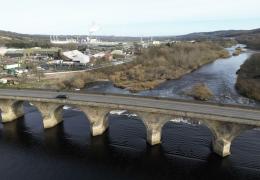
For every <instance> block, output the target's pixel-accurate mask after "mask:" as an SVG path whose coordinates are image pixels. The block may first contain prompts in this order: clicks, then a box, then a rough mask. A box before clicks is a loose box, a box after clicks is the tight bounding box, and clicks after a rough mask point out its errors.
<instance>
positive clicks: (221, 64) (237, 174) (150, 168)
mask: <svg viewBox="0 0 260 180" xmlns="http://www.w3.org/2000/svg"><path fill="white" fill-rule="evenodd" d="M233 49H234V47H233V48H230V49H229V50H230V51H233ZM251 53H252V52H250V51H248V52H246V53H243V54H241V55H239V56H236V57H231V58H229V59H220V60H217V61H215V62H213V63H211V64H208V65H205V66H203V67H201V68H200V69H198V70H197V71H194V72H192V73H191V74H188V75H186V76H184V77H182V78H180V79H178V80H172V81H167V82H165V83H163V84H161V85H160V86H158V87H157V88H155V89H153V90H149V91H143V92H140V93H138V94H136V95H152V96H161V97H173V98H181V99H183V98H185V99H186V98H190V97H189V96H187V95H185V94H186V93H185V92H186V91H187V90H189V88H190V87H191V86H192V84H194V83H197V82H204V83H206V84H207V85H208V86H209V88H210V89H211V90H212V91H213V92H214V94H215V95H214V98H213V99H212V101H214V102H224V103H231V104H244V105H250V106H258V104H259V103H257V102H254V101H252V100H249V99H247V98H244V97H242V96H240V95H239V94H238V93H237V92H236V90H235V89H234V83H235V79H236V75H235V72H236V71H237V70H238V69H239V66H240V65H241V64H242V63H243V62H244V61H245V60H246V58H247V57H249V56H250V54H251ZM84 91H87V92H89V91H94V92H110V93H123V94H128V93H129V92H128V91H126V90H122V89H119V88H115V87H113V85H112V84H111V83H109V82H106V83H104V82H102V83H96V84H93V85H92V86H90V87H88V88H87V89H85V90H84ZM24 110H25V112H26V115H25V117H23V118H21V119H19V120H17V121H14V122H12V123H8V124H5V125H2V124H1V125H0V151H1V153H0V154H1V155H0V173H1V178H0V179H3V180H7V179H8V180H13V179H28V180H29V179H30V180H31V179H39V180H46V179H62V180H69V179H75V180H81V179H82V180H83V179H84V180H85V179H113V180H116V179H118V180H122V179H137V180H138V179H140V180H143V179H181V180H185V179H192V180H196V179H205V180H206V179H207V180H208V179H221V180H225V179H228V180H246V179H252V180H253V179H260V141H259V139H260V131H259V130H258V129H255V130H250V131H247V132H245V133H243V134H241V135H240V136H238V137H237V138H236V139H235V140H234V141H233V143H232V147H231V152H232V154H231V155H230V156H229V157H227V158H224V159H222V158H220V157H218V156H217V155H215V154H214V153H213V152H212V150H211V138H212V135H211V133H210V131H209V129H208V128H207V127H205V126H203V125H198V124H193V123H190V122H187V121H185V120H182V119H179V120H174V121H172V122H168V123H167V124H166V125H165V126H164V127H163V131H162V143H161V145H157V146H154V147H150V146H149V145H147V144H146V134H145V127H144V125H143V124H142V122H141V121H140V120H139V119H138V117H136V116H134V115H133V114H129V113H127V112H125V111H113V112H111V114H110V116H109V129H108V131H106V133H105V134H104V135H102V136H98V137H91V135H90V131H89V123H88V121H87V120H86V117H85V115H84V114H83V113H82V112H80V111H78V110H77V109H74V108H66V109H65V110H64V115H63V117H64V121H63V123H61V124H59V125H58V126H57V127H55V128H53V129H50V130H44V129H43V125H42V120H41V115H40V114H39V112H38V111H37V109H36V108H34V107H31V106H30V104H29V103H25V107H24Z"/></svg>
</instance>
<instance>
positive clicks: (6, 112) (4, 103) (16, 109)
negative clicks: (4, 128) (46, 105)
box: [0, 99, 24, 123]
mask: <svg viewBox="0 0 260 180" xmlns="http://www.w3.org/2000/svg"><path fill="white" fill-rule="evenodd" d="M23 103H24V101H22V100H11V99H1V100H0V109H1V116H2V122H3V123H6V122H11V121H14V120H15V119H18V118H19V117H22V116H23V115H24V109H23Z"/></svg>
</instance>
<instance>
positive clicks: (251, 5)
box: [0, 0, 260, 36]
mask: <svg viewBox="0 0 260 180" xmlns="http://www.w3.org/2000/svg"><path fill="white" fill-rule="evenodd" d="M259 7H260V0H214V1H213V0H0V30H9V31H14V32H18V33H27V34H52V35H54V34H56V35H60V34H71V35H74V34H75V35H87V34H89V31H92V30H93V31H94V30H95V31H94V32H93V34H96V35H117V36H158V35H159V36H165V35H181V34H187V33H192V32H202V31H204V32H205V31H215V30H229V29H254V28H260V11H259ZM91 29H92V30H91Z"/></svg>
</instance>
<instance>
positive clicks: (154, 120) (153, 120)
mask: <svg viewBox="0 0 260 180" xmlns="http://www.w3.org/2000/svg"><path fill="white" fill-rule="evenodd" d="M138 116H139V117H140V118H141V119H142V121H143V123H144V125H145V127H146V138H147V142H148V143H149V144H150V145H156V144H159V143H161V136H162V127H163V126H164V124H165V123H167V122H168V121H169V120H170V119H171V116H169V115H164V114H158V113H146V112H139V113H138Z"/></svg>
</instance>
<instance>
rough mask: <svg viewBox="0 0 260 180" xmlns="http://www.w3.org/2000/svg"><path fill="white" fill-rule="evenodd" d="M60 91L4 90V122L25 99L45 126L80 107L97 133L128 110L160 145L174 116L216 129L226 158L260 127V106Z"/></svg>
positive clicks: (217, 146) (0, 105)
mask: <svg viewBox="0 0 260 180" xmlns="http://www.w3.org/2000/svg"><path fill="white" fill-rule="evenodd" d="M59 94H60V93H59V92H51V91H40V90H38V91H36V90H13V89H12V90H11V89H2V90H0V109H1V112H2V113H1V115H2V122H3V123H8V122H11V121H13V120H15V119H17V118H19V117H21V116H23V115H24V112H23V102H24V101H28V102H30V103H32V104H33V105H34V106H36V107H37V108H38V110H39V111H40V113H41V115H42V119H43V125H44V128H52V127H54V126H56V125H57V124H58V123H60V122H61V121H62V110H63V106H64V105H69V106H74V107H78V108H79V109H80V110H81V111H83V112H84V113H85V114H86V116H87V118H88V119H89V121H90V128H91V132H92V135H93V136H97V135H101V134H102V133H103V132H104V131H105V130H106V129H107V128H108V122H107V115H108V113H109V112H110V111H112V110H128V111H130V112H133V113H135V114H137V115H138V116H139V117H140V119H141V120H142V121H143V123H144V125H145V127H146V131H147V133H146V134H147V142H148V143H149V144H151V145H155V144H159V143H160V140H161V131H162V127H163V125H164V124H166V123H167V122H168V121H170V120H171V119H174V118H180V117H182V118H186V119H188V120H189V119H192V120H193V121H194V120H195V121H198V122H200V123H202V124H205V125H206V126H207V127H208V128H209V129H210V130H211V132H212V134H213V139H212V145H213V151H214V152H215V153H217V154H218V155H220V156H222V157H224V156H227V155H229V154H230V146H231V143H232V140H233V139H234V138H235V137H236V136H238V135H239V134H240V133H242V132H243V131H246V130H249V129H253V128H258V127H260V109H258V108H253V107H252V108H250V107H245V106H236V105H220V104H213V103H202V102H194V101H180V100H173V99H164V98H155V97H139V96H126V95H112V94H91V93H90V94H83V93H82V94H80V93H66V94H67V95H68V96H69V98H68V99H57V98H56V96H57V95H59Z"/></svg>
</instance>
